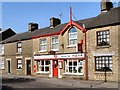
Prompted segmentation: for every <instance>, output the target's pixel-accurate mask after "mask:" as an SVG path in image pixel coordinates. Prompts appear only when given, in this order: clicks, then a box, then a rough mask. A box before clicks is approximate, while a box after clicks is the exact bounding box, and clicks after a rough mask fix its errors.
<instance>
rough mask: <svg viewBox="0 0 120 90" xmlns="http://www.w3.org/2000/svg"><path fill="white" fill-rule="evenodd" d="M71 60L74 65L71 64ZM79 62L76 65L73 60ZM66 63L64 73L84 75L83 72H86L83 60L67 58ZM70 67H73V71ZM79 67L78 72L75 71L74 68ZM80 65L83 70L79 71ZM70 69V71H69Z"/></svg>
mask: <svg viewBox="0 0 120 90" xmlns="http://www.w3.org/2000/svg"><path fill="white" fill-rule="evenodd" d="M70 61H72V66H69V62H70ZM75 61H76V62H77V66H74V65H73V62H75ZM79 61H80V62H82V64H79V63H80V62H79ZM64 64H65V69H64V74H70V75H83V72H84V69H83V60H66V61H65V62H64ZM69 67H72V72H70V71H69ZM74 67H75V68H77V69H76V70H77V72H76V73H75V72H74V71H73V68H74ZM79 67H82V72H78V68H79ZM67 70H68V71H67Z"/></svg>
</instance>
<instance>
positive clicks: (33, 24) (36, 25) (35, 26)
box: [28, 23, 38, 32]
mask: <svg viewBox="0 0 120 90" xmlns="http://www.w3.org/2000/svg"><path fill="white" fill-rule="evenodd" d="M36 29H38V24H37V23H29V24H28V30H29V31H31V32H32V31H34V30H36Z"/></svg>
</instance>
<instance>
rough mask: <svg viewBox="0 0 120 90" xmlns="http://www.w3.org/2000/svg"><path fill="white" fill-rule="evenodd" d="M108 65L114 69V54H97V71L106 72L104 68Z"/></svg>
mask: <svg viewBox="0 0 120 90" xmlns="http://www.w3.org/2000/svg"><path fill="white" fill-rule="evenodd" d="M105 65H106V67H108V68H109V69H110V71H111V72H112V70H113V59H112V56H95V71H99V72H104V70H103V69H102V68H104V67H105Z"/></svg>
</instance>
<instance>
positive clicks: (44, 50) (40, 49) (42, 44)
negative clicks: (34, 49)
mask: <svg viewBox="0 0 120 90" xmlns="http://www.w3.org/2000/svg"><path fill="white" fill-rule="evenodd" d="M44 40H45V43H41V42H42V41H44ZM39 42H40V46H39V47H40V48H39V51H40V52H46V51H47V39H46V38H44V39H40V40H39ZM42 46H44V48H45V49H43V50H42V48H41V47H42Z"/></svg>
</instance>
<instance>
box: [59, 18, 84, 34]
mask: <svg viewBox="0 0 120 90" xmlns="http://www.w3.org/2000/svg"><path fill="white" fill-rule="evenodd" d="M72 25H74V26H76V27H77V28H78V29H80V30H81V31H82V32H83V33H85V32H86V29H84V28H83V27H82V26H80V25H78V24H77V23H75V22H74V21H72V20H71V21H70V22H69V23H68V24H67V25H66V26H65V27H64V28H63V29H62V31H61V32H60V34H61V35H63V34H64V32H65V31H66V30H67V28H68V27H69V26H72Z"/></svg>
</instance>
